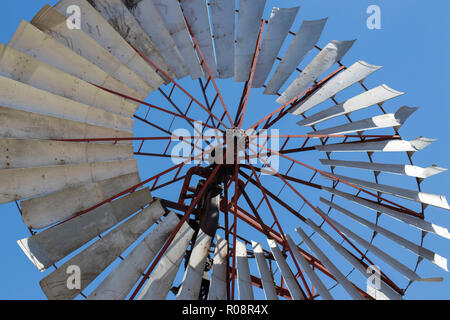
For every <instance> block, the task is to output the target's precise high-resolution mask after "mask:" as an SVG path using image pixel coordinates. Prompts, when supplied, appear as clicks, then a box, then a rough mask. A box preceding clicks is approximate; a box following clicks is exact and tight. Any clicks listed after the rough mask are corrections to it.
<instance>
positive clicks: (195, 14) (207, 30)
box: [180, 0, 218, 78]
mask: <svg viewBox="0 0 450 320" xmlns="http://www.w3.org/2000/svg"><path fill="white" fill-rule="evenodd" d="M180 3H181V6H182V8H183V13H184V16H185V17H186V20H187V23H188V24H189V27H190V28H191V31H192V34H193V35H194V37H195V40H197V43H198V46H199V48H200V51H201V52H202V55H203V57H204V58H205V60H206V64H207V65H208V68H209V71H210V72H211V74H212V76H213V77H214V78H216V77H217V75H218V74H217V66H216V55H215V52H214V46H213V40H212V33H211V26H210V21H209V12H208V6H207V4H206V0H181V2H180ZM203 73H204V74H205V75H207V74H208V72H207V70H206V67H205V66H203Z"/></svg>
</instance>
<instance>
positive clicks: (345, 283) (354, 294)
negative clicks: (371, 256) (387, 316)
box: [295, 227, 365, 300]
mask: <svg viewBox="0 0 450 320" xmlns="http://www.w3.org/2000/svg"><path fill="white" fill-rule="evenodd" d="M295 231H297V233H298V234H299V235H300V237H301V238H302V239H303V241H305V243H306V245H307V246H308V247H309V248H310V249H311V251H313V252H314V254H315V255H316V256H317V257H318V259H319V260H320V261H321V262H322V264H323V265H324V266H325V267H326V268H327V269H328V270H330V272H331V274H333V276H334V278H335V279H336V281H337V282H338V283H339V284H340V285H341V286H342V287H343V288H344V290H345V291H346V292H347V293H348V294H349V295H350V297H351V298H352V299H354V300H365V299H364V297H363V296H362V295H361V293H359V291H358V290H357V289H356V288H355V287H354V286H353V285H352V283H351V282H350V281H349V280H348V279H347V278H346V277H345V275H344V274H343V273H342V272H341V271H340V270H339V269H338V268H337V267H336V266H335V265H334V263H332V262H331V261H330V259H328V257H327V256H326V255H325V253H323V251H322V250H321V249H319V247H318V246H317V245H316V244H315V243H314V242H313V241H312V240H311V239H310V238H309V237H308V235H307V234H306V233H305V231H303V229H301V228H300V227H298V228H297V229H295Z"/></svg>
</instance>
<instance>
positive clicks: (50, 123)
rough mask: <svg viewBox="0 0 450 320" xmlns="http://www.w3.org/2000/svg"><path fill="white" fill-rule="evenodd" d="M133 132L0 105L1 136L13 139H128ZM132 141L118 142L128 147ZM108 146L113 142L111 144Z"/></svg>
mask: <svg viewBox="0 0 450 320" xmlns="http://www.w3.org/2000/svg"><path fill="white" fill-rule="evenodd" d="M132 135H133V134H132V133H131V132H128V131H122V130H115V129H110V128H106V127H99V126H95V125H91V124H87V123H84V122H78V121H72V120H65V119H61V118H56V117H51V116H46V115H42V114H37V113H34V112H27V111H21V110H17V109H12V108H7V107H3V106H0V137H4V138H16V139H43V140H46V139H84V138H89V137H96V138H130V137H132ZM132 142H133V141H131V140H130V141H126V140H122V141H118V143H119V144H125V145H131V144H132ZM107 143H114V141H110V142H107Z"/></svg>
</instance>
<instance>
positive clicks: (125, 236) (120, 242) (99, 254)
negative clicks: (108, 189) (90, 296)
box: [39, 201, 165, 300]
mask: <svg viewBox="0 0 450 320" xmlns="http://www.w3.org/2000/svg"><path fill="white" fill-rule="evenodd" d="M164 213H165V210H164V208H163V207H162V206H161V204H160V203H159V202H158V201H156V202H153V203H152V204H150V205H149V206H148V207H146V208H145V209H144V210H142V212H139V213H138V214H136V215H134V216H133V217H132V218H130V219H128V220H127V221H125V222H124V223H122V224H121V225H119V226H118V227H116V228H115V229H113V230H112V231H110V232H108V233H107V234H106V235H105V236H103V237H102V238H101V239H99V240H97V241H96V242H94V243H93V244H92V245H90V246H89V247H87V248H86V249H85V250H83V251H82V252H80V253H78V254H77V255H76V256H74V257H73V258H72V259H70V260H68V261H67V262H66V263H64V264H63V265H62V266H60V267H59V268H58V269H56V270H55V271H53V272H52V273H50V274H49V275H48V276H46V277H45V278H44V279H42V280H41V281H40V282H39V284H40V286H41V288H42V290H43V291H44V293H45V295H46V296H47V298H48V299H50V300H68V299H73V298H75V297H76V296H77V295H78V294H79V293H80V292H82V290H84V288H86V287H87V286H88V285H89V284H90V283H91V282H92V281H93V280H94V279H95V278H97V277H98V276H99V275H100V274H101V273H102V272H103V271H104V270H105V269H106V268H107V267H108V266H109V265H110V264H111V263H112V262H113V261H114V260H115V259H117V258H118V257H119V255H120V254H121V253H122V252H124V251H125V249H127V248H128V247H129V246H130V245H131V244H133V242H135V241H136V240H137V239H138V238H139V237H140V236H141V235H142V234H143V233H144V232H145V231H147V230H148V229H149V228H150V227H151V226H152V225H153V224H154V223H155V222H156V221H157V220H159V218H161V216H162V215H163V214H164ZM69 266H78V267H79V269H80V271H81V273H80V277H81V287H80V288H79V289H73V288H71V287H69V286H68V285H67V269H68V267H69Z"/></svg>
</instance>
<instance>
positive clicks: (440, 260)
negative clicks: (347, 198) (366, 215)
mask: <svg viewBox="0 0 450 320" xmlns="http://www.w3.org/2000/svg"><path fill="white" fill-rule="evenodd" d="M320 201H321V202H322V203H324V204H326V205H328V206H330V207H331V208H333V209H336V210H337V211H339V212H341V213H343V214H345V215H346V216H347V217H350V218H352V219H353V220H355V221H357V222H359V223H360V224H362V225H363V226H366V227H367V228H369V229H371V230H372V231H374V232H377V233H379V234H382V235H383V236H385V237H386V238H388V239H390V240H392V241H394V242H396V243H398V244H399V245H401V246H402V247H404V248H406V249H408V250H409V251H411V252H412V253H414V254H416V255H418V256H420V257H422V258H425V259H427V260H429V261H431V262H433V263H434V264H436V265H437V266H439V267H440V268H442V269H444V270H445V271H448V268H447V259H446V258H444V257H442V256H440V255H438V254H437V253H435V252H433V251H431V250H428V249H426V248H424V247H422V246H419V245H417V244H415V243H414V242H412V241H409V240H407V239H405V238H403V237H401V236H399V235H398V234H396V233H393V232H391V231H389V230H387V229H385V228H383V227H380V226H379V225H377V224H375V223H372V222H370V221H367V220H366V219H363V218H361V217H359V216H357V215H356V214H354V213H352V212H350V211H348V210H347V209H344V208H343V207H341V206H339V205H337V204H336V203H334V202H331V201H328V200H326V199H324V198H320Z"/></svg>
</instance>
